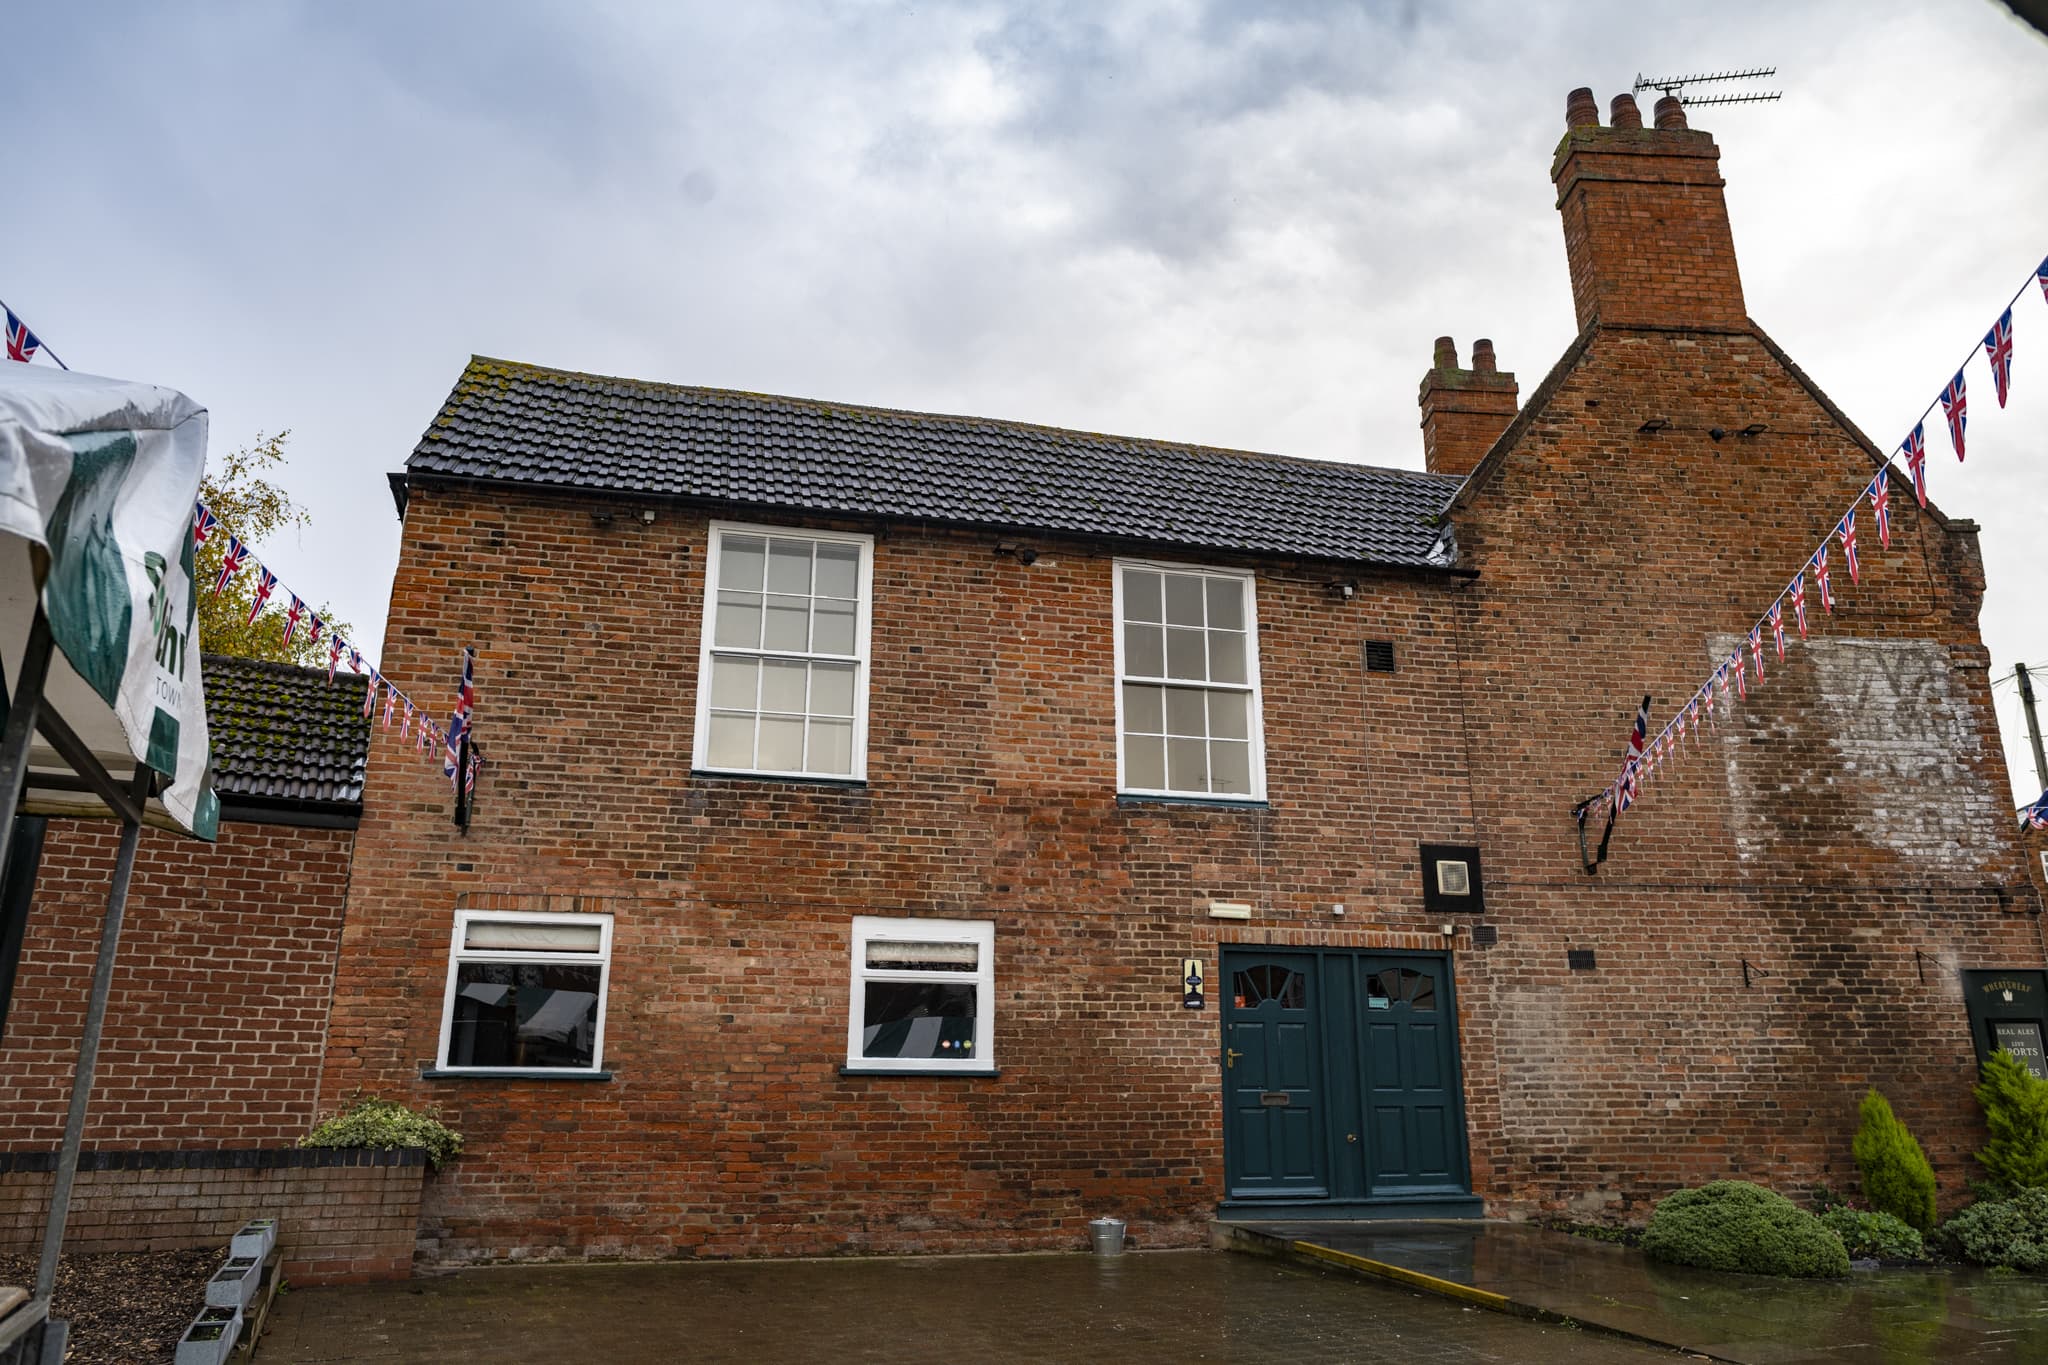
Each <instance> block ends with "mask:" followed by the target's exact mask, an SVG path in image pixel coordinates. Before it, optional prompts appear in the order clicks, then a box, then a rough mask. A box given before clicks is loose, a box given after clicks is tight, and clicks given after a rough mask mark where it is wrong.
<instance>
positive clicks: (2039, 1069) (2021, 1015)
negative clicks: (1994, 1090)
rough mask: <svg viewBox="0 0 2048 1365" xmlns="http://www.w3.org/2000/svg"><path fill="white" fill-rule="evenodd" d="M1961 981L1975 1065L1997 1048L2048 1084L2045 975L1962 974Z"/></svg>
mask: <svg viewBox="0 0 2048 1365" xmlns="http://www.w3.org/2000/svg"><path fill="white" fill-rule="evenodd" d="M1962 978H1963V997H1964V1000H1965V1002H1966V1003H1967V1005H1968V1006H1969V1011H1970V1037H1971V1040H1972V1041H1973V1042H1975V1043H1976V1045H1977V1062H1978V1065H1980V1066H1981V1065H1982V1064H1983V1063H1984V1061H1985V1059H1986V1058H1988V1057H1990V1055H1991V1054H1992V1053H1993V1052H1995V1051H1998V1050H2001V1049H2002V1050H2004V1051H2006V1052H2010V1053H2011V1054H2012V1055H2013V1057H2014V1058H2015V1059H2017V1060H2018V1061H2019V1062H2020V1064H2021V1065H2023V1066H2025V1067H2026V1068H2027V1070H2028V1071H2030V1072H2032V1073H2033V1074H2034V1075H2036V1076H2038V1077H2040V1078H2041V1079H2042V1080H2048V1045H2044V1043H2048V972H2043V971H2038V970H2019V971H1966V972H1964V973H1962Z"/></svg>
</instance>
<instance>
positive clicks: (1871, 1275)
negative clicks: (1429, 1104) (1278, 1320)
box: [1234, 1222, 2048, 1365]
mask: <svg viewBox="0 0 2048 1365" xmlns="http://www.w3.org/2000/svg"><path fill="white" fill-rule="evenodd" d="M1234 1230H1235V1231H1238V1232H1240V1233H1249V1234H1250V1235H1251V1236H1253V1237H1257V1238H1261V1239H1267V1240H1268V1241H1269V1242H1270V1243H1271V1245H1269V1246H1268V1247H1267V1248H1266V1249H1268V1250H1280V1249H1287V1248H1292V1247H1301V1246H1303V1245H1304V1244H1305V1245H1306V1246H1307V1247H1310V1248H1320V1249H1321V1250H1323V1251H1325V1252H1328V1253H1332V1254H1331V1255H1328V1256H1324V1257H1320V1258H1317V1257H1316V1253H1315V1252H1313V1251H1310V1252H1306V1253H1304V1254H1306V1255H1308V1256H1309V1257H1311V1258H1312V1259H1321V1260H1324V1261H1327V1262H1330V1263H1335V1264H1346V1263H1353V1262H1357V1263H1363V1264H1357V1265H1355V1268H1357V1269H1359V1270H1361V1271H1362V1272H1363V1273H1366V1274H1368V1275H1371V1274H1380V1273H1385V1272H1405V1274H1406V1276H1408V1277H1421V1278H1419V1279H1418V1278H1406V1279H1404V1280H1403V1281H1402V1282H1404V1283H1408V1284H1410V1285H1420V1284H1422V1283H1423V1281H1424V1280H1435V1281H1438V1282H1440V1285H1439V1287H1440V1289H1441V1290H1442V1292H1444V1293H1446V1294H1449V1295H1452V1296H1454V1301H1455V1299H1456V1297H1457V1296H1458V1291H1459V1290H1469V1291H1474V1293H1476V1295H1478V1296H1483V1297H1484V1298H1486V1299H1492V1300H1497V1301H1498V1302H1497V1303H1496V1304H1495V1306H1496V1307H1500V1308H1502V1309H1504V1310H1507V1311H1524V1312H1527V1311H1535V1312H1540V1313H1543V1314H1549V1315H1552V1316H1555V1317H1562V1318H1569V1319H1571V1320H1572V1321H1574V1322H1580V1323H1585V1324H1588V1325H1592V1326H1597V1327H1601V1328H1604V1329H1607V1330H1610V1331H1614V1332H1619V1333H1625V1334H1627V1335H1629V1336H1632V1337H1635V1338H1639V1339H1641V1340H1644V1341H1650V1342H1658V1343H1662V1344H1664V1345H1667V1346H1671V1347H1675V1348H1679V1349H1683V1350H1687V1351H1693V1352H1698V1353H1700V1354H1703V1355H1708V1356H1711V1357H1713V1358H1715V1359H1717V1360H1725V1361H1734V1362H1739V1363H1740V1365H1865V1363H1866V1362H1868V1363H1869V1365H1919V1363H1920V1362H1946V1361H1971V1362H1978V1361H1982V1362H1991V1361H2041V1362H2048V1279H2043V1278H2041V1277H2039V1276H2031V1275H2010V1274H1998V1273H1994V1272H1990V1271H1982V1270H1971V1269H1964V1268H1959V1267H1939V1268H1926V1269H1904V1268H1886V1269H1870V1270H1858V1271H1854V1272H1852V1273H1851V1274H1850V1275H1849V1276H1848V1277H1847V1278H1844V1279H1839V1280H1780V1279H1771V1278H1765V1277H1759V1276H1751V1275H1726V1274H1720V1273H1717V1272H1714V1271H1707V1270H1692V1269H1689V1268H1686V1267H1682V1266H1667V1265H1661V1264H1659V1263H1657V1262H1655V1261H1652V1260H1650V1259H1649V1258H1648V1257H1646V1256H1644V1255H1643V1254H1642V1253H1641V1252H1639V1251H1636V1250H1634V1249H1633V1248H1630V1247H1622V1246H1613V1245H1609V1244H1606V1243H1602V1242H1595V1241H1589V1240H1587V1239H1585V1238H1582V1237H1573V1236H1570V1235H1569V1234H1566V1233H1562V1232H1557V1231H1554V1230H1552V1229H1549V1228H1540V1227H1533V1226H1531V1225H1529V1224H1526V1223H1482V1222H1458V1223H1453V1222H1350V1223H1329V1222H1321V1223H1317V1222H1298V1223H1287V1222H1273V1223H1256V1224H1245V1225H1238V1226H1237V1228H1236V1229H1234ZM1347 1258H1349V1259H1347ZM1374 1267H1381V1268H1384V1269H1383V1270H1376V1269H1374ZM1463 1297H1464V1301H1469V1302H1477V1301H1479V1300H1478V1299H1475V1298H1473V1297H1472V1296H1471V1295H1466V1296H1463Z"/></svg>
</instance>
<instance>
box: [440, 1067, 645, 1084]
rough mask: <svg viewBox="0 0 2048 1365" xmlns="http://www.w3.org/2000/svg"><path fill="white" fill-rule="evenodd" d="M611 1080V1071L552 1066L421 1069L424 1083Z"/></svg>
mask: <svg viewBox="0 0 2048 1365" xmlns="http://www.w3.org/2000/svg"><path fill="white" fill-rule="evenodd" d="M611 1078H612V1073H611V1072H609V1071H570V1070H567V1069H565V1068H561V1067H552V1066H521V1067H503V1068H500V1069H498V1070H494V1071H471V1070H468V1069H467V1068H457V1069H447V1068H442V1067H438V1066H423V1067H421V1068H420V1079H421V1080H423V1081H608V1080H610V1079H611Z"/></svg>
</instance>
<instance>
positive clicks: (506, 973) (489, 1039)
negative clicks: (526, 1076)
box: [448, 962, 604, 1069]
mask: <svg viewBox="0 0 2048 1365" xmlns="http://www.w3.org/2000/svg"><path fill="white" fill-rule="evenodd" d="M603 979H604V970H603V968H601V967H599V966H598V965H596V964H595V963H573V964H571V963H556V962H545V963H543V962H533V963H527V962H464V963H460V964H459V965H457V967H456V969H455V1009H454V1017H453V1018H452V1019H451V1020H450V1021H449V1030H448V1064H449V1065H450V1066H536V1067H541V1066H544V1067H582V1068H585V1069H588V1068H590V1067H592V1066H595V1065H596V1063H597V1002H598V993H599V992H600V991H601V990H602V989H603Z"/></svg>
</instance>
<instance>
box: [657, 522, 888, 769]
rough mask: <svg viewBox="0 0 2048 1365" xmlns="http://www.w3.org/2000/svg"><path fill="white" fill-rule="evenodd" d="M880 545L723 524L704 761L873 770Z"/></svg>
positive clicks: (707, 605)
mask: <svg viewBox="0 0 2048 1365" xmlns="http://www.w3.org/2000/svg"><path fill="white" fill-rule="evenodd" d="M873 563H874V540H873V538H872V537H869V536H861V535H844V534H840V533H837V532H828V531H785V530H778V529H775V528H771V527H764V526H738V525H731V524H727V523H723V522H713V523H712V526H711V565H710V571H709V572H708V573H707V574H706V576H705V577H706V581H705V589H704V623H705V624H704V632H703V634H704V645H703V651H702V661H701V666H700V669H699V672H698V684H697V733H696V743H695V749H694V752H693V755H692V759H691V761H692V763H693V764H694V766H696V767H698V768H704V769H710V770H712V771H717V772H736V773H758V774H761V775H763V776H773V777H847V778H864V777H866V776H867V697H868V678H867V670H868V615H869V605H870V601H869V598H870V590H871V582H872V577H873Z"/></svg>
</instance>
